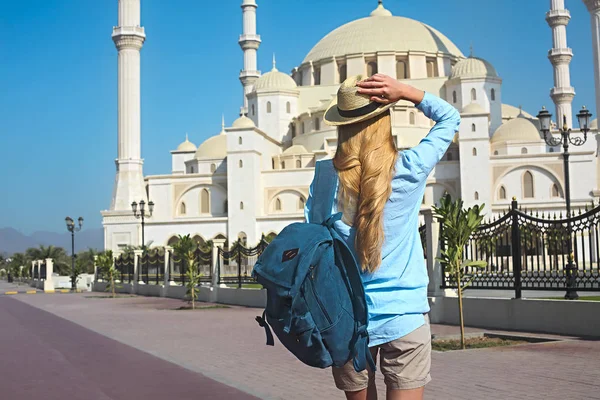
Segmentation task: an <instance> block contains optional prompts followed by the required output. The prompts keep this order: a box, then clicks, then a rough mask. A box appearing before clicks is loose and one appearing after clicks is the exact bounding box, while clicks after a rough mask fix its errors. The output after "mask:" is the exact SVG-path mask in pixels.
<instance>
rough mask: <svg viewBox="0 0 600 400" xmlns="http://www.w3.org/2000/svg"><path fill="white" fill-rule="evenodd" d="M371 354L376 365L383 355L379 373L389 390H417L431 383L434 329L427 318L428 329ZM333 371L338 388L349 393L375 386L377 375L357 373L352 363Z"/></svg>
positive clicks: (370, 372) (375, 347) (426, 325)
mask: <svg viewBox="0 0 600 400" xmlns="http://www.w3.org/2000/svg"><path fill="white" fill-rule="evenodd" d="M370 350H371V354H372V355H373V360H375V363H377V353H379V356H380V361H379V369H380V370H381V372H382V373H383V377H384V381H385V385H386V386H387V388H388V389H390V390H408V389H416V388H420V387H423V386H425V385H426V384H427V383H429V381H431V375H430V374H429V370H430V369H431V328H430V326H429V318H428V317H427V316H426V317H425V325H422V326H421V327H419V328H417V329H416V330H414V331H413V332H411V333H409V334H408V335H406V336H403V337H401V338H399V339H396V340H393V341H391V342H388V343H384V344H381V345H379V346H373V347H371V348H370ZM332 370H333V379H334V380H335V386H337V388H338V389H340V390H343V391H345V392H357V391H360V390H363V389H366V388H367V387H368V386H369V384H370V383H372V384H374V383H375V374H374V373H373V372H372V371H371V370H370V369H369V368H367V369H366V370H364V371H362V372H356V371H355V370H354V365H353V362H352V360H350V361H349V362H347V363H346V365H344V366H343V367H341V368H336V367H333V368H332Z"/></svg>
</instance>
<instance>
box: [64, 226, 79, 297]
mask: <svg viewBox="0 0 600 400" xmlns="http://www.w3.org/2000/svg"><path fill="white" fill-rule="evenodd" d="M77 221H78V222H79V226H78V227H76V226H75V221H73V218H71V217H67V218H65V222H66V223H67V230H68V231H69V232H71V290H73V291H75V289H76V284H77V282H76V280H77V277H76V276H75V232H79V231H80V230H81V227H82V226H83V217H79V218H78V219H77Z"/></svg>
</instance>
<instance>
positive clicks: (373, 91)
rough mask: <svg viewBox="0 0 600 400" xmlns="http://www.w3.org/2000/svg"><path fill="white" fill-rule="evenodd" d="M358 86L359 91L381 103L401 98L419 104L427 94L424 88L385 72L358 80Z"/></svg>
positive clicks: (392, 101) (388, 102)
mask: <svg viewBox="0 0 600 400" xmlns="http://www.w3.org/2000/svg"><path fill="white" fill-rule="evenodd" d="M356 86H358V87H359V89H358V93H361V94H366V95H369V96H371V101H375V102H377V103H381V104H390V103H394V102H396V101H399V100H408V101H411V102H413V103H414V104H419V103H420V102H421V100H423V96H424V95H425V93H424V92H423V91H422V90H418V89H416V88H414V87H412V86H410V85H407V84H405V83H402V82H399V81H397V80H396V79H394V78H392V77H390V76H387V75H384V74H375V75H373V76H372V77H370V78H367V79H364V80H362V81H360V82H358V83H357V84H356Z"/></svg>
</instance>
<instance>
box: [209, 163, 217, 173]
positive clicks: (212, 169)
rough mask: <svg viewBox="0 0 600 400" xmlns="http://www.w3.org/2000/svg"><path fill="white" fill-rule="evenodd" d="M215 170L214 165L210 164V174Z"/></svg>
mask: <svg viewBox="0 0 600 400" xmlns="http://www.w3.org/2000/svg"><path fill="white" fill-rule="evenodd" d="M216 170H217V165H216V164H210V172H215V171H216Z"/></svg>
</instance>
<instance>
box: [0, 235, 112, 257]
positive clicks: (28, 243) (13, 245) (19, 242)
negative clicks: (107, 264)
mask: <svg viewBox="0 0 600 400" xmlns="http://www.w3.org/2000/svg"><path fill="white" fill-rule="evenodd" d="M39 245H44V246H49V245H53V246H57V247H63V248H64V249H65V250H67V253H68V254H71V234H70V233H69V232H65V233H57V232H43V231H41V232H34V233H33V234H31V235H29V236H27V235H24V234H22V233H21V232H19V231H17V230H16V229H14V228H0V252H5V253H8V254H9V255H11V254H14V253H21V252H23V251H25V250H27V249H28V248H30V247H38V246H39ZM88 248H92V249H96V250H102V249H103V248H104V230H103V229H102V228H98V229H84V230H82V231H81V232H77V233H75V252H78V251H81V250H87V249H88Z"/></svg>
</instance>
